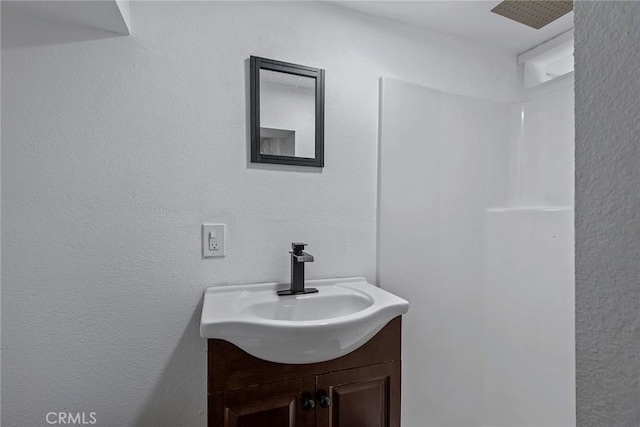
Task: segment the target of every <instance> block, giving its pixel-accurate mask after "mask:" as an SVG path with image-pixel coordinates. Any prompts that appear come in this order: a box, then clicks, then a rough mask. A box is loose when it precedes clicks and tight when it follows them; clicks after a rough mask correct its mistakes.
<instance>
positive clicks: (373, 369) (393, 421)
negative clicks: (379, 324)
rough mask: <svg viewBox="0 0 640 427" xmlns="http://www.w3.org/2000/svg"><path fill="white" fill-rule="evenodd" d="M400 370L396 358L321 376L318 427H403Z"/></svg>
mask: <svg viewBox="0 0 640 427" xmlns="http://www.w3.org/2000/svg"><path fill="white" fill-rule="evenodd" d="M400 369H401V368H400V361H395V362H387V363H381V364H378V365H372V366H365V367H362V368H355V369H349V370H345V371H338V372H333V373H330V374H325V375H319V376H318V377H317V382H316V421H317V424H316V425H317V427H400ZM325 396H326V397H325ZM327 398H328V399H327Z"/></svg>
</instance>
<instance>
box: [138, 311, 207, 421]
mask: <svg viewBox="0 0 640 427" xmlns="http://www.w3.org/2000/svg"><path fill="white" fill-rule="evenodd" d="M201 312H202V300H201V301H200V303H199V304H198V305H197V306H196V307H195V310H194V312H193V314H192V315H191V318H190V319H189V323H188V324H187V326H186V328H185V330H184V332H183V334H182V337H181V338H180V341H179V342H178V344H177V345H176V347H175V349H174V351H173V354H172V355H171V358H170V359H169V362H168V363H167V365H166V366H165V367H164V370H163V371H162V374H161V375H160V378H159V380H158V382H157V383H156V385H155V387H154V388H153V391H152V392H151V395H150V396H149V397H148V399H147V401H146V402H145V404H144V407H143V409H142V412H141V413H140V415H139V416H138V419H137V420H136V422H135V424H134V425H135V426H138V427H154V426H175V427H179V426H185V427H187V426H193V425H205V424H206V418H207V401H206V392H207V390H206V375H207V363H206V361H207V356H206V345H205V343H204V339H203V338H202V337H200V333H199V331H200V313H201ZM200 420H201V421H200Z"/></svg>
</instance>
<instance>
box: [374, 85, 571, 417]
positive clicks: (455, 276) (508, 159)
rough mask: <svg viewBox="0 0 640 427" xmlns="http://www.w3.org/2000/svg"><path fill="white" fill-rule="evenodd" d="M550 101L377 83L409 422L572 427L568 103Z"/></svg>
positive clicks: (386, 227)
mask: <svg viewBox="0 0 640 427" xmlns="http://www.w3.org/2000/svg"><path fill="white" fill-rule="evenodd" d="M553 94H555V95H553ZM553 94H552V95H553V96H550V97H548V98H544V99H543V98H536V99H534V100H531V101H527V102H525V103H521V104H506V103H498V102H494V101H488V100H484V99H478V98H471V97H466V96H461V95H454V94H449V93H444V92H440V91H437V90H433V89H430V88H427V87H424V86H419V85H415V84H410V83H406V82H401V81H397V80H392V79H383V80H382V81H381V108H380V121H381V122H380V153H379V154H380V156H379V215H378V279H379V284H380V285H381V286H382V287H383V288H386V289H389V290H391V291H393V292H395V293H397V294H398V295H400V296H402V297H404V298H406V299H407V300H409V302H410V303H411V307H410V309H409V313H408V314H407V315H406V316H405V318H404V324H403V326H404V328H403V333H404V335H403V349H404V352H403V363H404V365H403V372H404V376H403V426H404V427H427V426H457V427H460V426H474V427H475V426H483V425H484V426H514V425H519V426H540V425H558V426H571V425H575V420H574V418H575V417H574V415H573V413H574V406H575V405H574V402H575V396H574V392H573V384H574V380H573V373H574V370H573V368H572V366H573V365H572V363H573V359H574V355H573V347H574V344H573V339H572V337H573V330H574V325H573V305H572V302H573V276H572V272H573V267H572V266H573V250H572V242H573V231H572V221H573V211H572V209H571V207H570V206H569V205H570V202H571V201H570V199H571V197H572V194H573V186H572V185H573V181H572V179H571V173H572V171H573V163H572V161H571V158H570V155H569V154H571V153H572V152H573V151H572V150H573V140H572V139H571V140H570V141H568V140H567V138H572V136H571V135H572V134H571V132H572V127H571V126H570V125H569V124H567V123H565V122H564V120H570V117H571V114H572V112H569V111H568V110H567V109H568V108H569V107H570V106H571V105H572V102H573V100H572V97H570V101H567V100H565V99H564V98H562V96H570V95H572V93H571V92H567V93H564V95H562V94H560V93H559V92H553ZM545 96H546V95H545ZM547 107H548V111H547V110H546V108H547ZM522 111H524V112H525V116H524V117H525V119H526V118H528V119H529V120H530V121H524V122H523V121H522ZM556 119H557V120H561V121H562V122H561V123H558V122H557V120H556ZM525 201H526V202H527V203H532V204H533V203H535V205H536V206H535V208H532V207H530V206H529V207H526V208H523V207H522V206H516V203H520V204H521V205H522V204H523V203H525ZM550 204H553V205H554V206H556V207H555V208H553V209H546V208H541V206H544V205H550ZM558 205H563V206H564V208H558V207H557V206H558ZM496 207H497V208H496Z"/></svg>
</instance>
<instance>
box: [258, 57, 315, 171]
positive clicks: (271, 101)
mask: <svg viewBox="0 0 640 427" xmlns="http://www.w3.org/2000/svg"><path fill="white" fill-rule="evenodd" d="M250 102H251V161H252V162H253V163H276V164H283V165H298V166H313V167H323V166H324V70H322V69H319V68H313V67H307V66H304V65H298V64H291V63H288V62H281V61H275V60H273V59H266V58H260V57H257V56H252V57H251V59H250Z"/></svg>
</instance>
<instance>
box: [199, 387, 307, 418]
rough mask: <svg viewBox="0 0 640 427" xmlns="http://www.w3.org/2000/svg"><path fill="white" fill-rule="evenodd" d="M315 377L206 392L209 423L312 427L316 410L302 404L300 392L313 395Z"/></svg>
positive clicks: (303, 394)
mask: <svg viewBox="0 0 640 427" xmlns="http://www.w3.org/2000/svg"><path fill="white" fill-rule="evenodd" d="M314 385H315V379H314V377H308V378H297V379H293V380H289V381H282V382H277V383H270V384H263V385H255V386H250V387H244V388H240V389H236V390H229V391H224V392H219V393H214V394H212V395H210V396H209V399H211V401H210V406H209V407H210V408H214V409H213V414H209V426H210V427H212V426H215V427H257V426H260V427H312V426H313V425H314V424H315V412H314V411H313V410H308V409H307V410H305V409H304V408H303V396H305V395H307V394H308V395H309V396H312V394H311V393H312V392H313V390H314Z"/></svg>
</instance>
